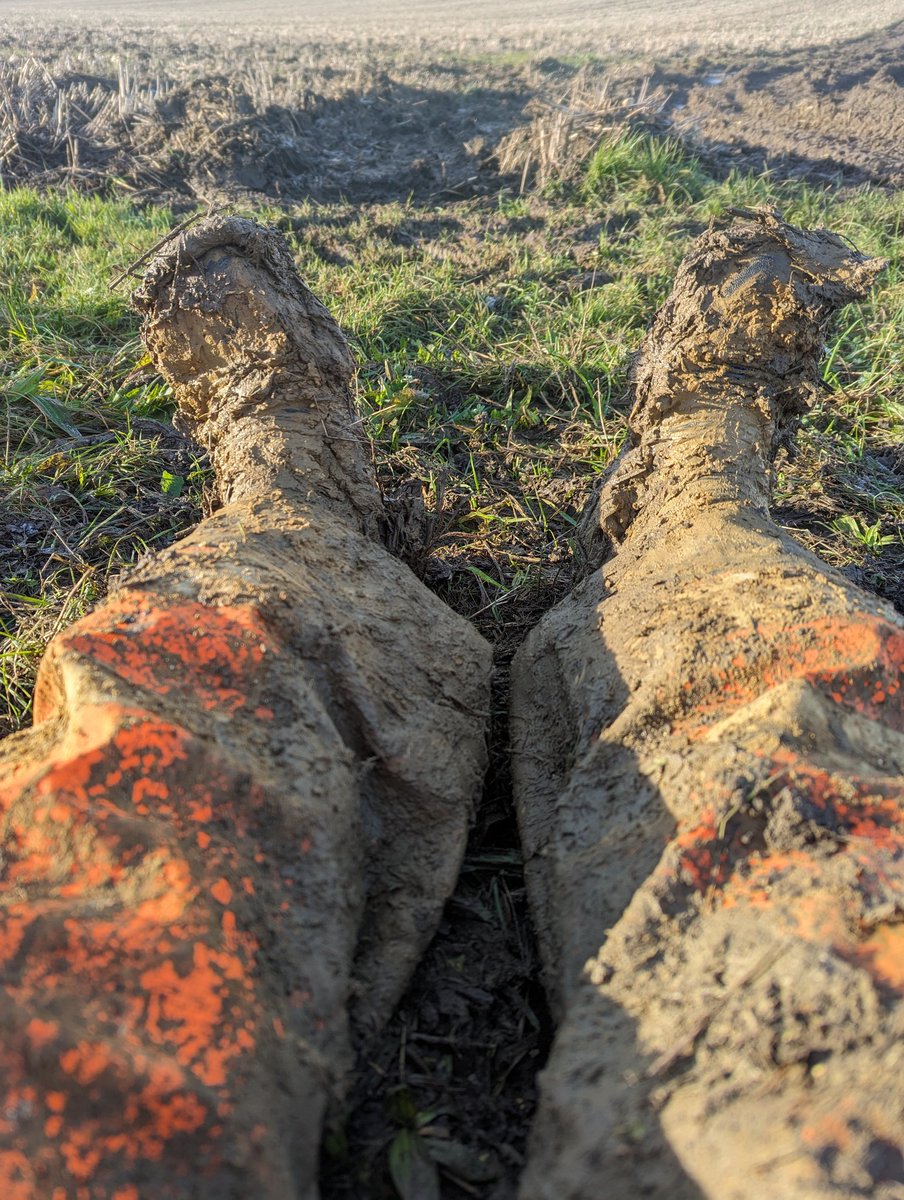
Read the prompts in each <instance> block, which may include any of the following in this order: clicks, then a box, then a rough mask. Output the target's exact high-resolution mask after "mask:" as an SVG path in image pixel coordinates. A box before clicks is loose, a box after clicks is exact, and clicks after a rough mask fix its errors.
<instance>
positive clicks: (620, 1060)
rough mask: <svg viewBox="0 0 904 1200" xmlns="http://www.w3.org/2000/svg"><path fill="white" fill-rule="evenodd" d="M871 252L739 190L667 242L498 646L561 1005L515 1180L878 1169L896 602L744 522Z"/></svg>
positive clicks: (893, 1029)
mask: <svg viewBox="0 0 904 1200" xmlns="http://www.w3.org/2000/svg"><path fill="white" fill-rule="evenodd" d="M880 265H881V264H878V263H876V262H871V261H869V260H866V259H865V258H864V257H863V256H862V255H860V254H858V253H856V252H855V251H853V250H852V249H851V247H850V246H849V245H848V244H846V243H845V242H843V241H842V240H841V239H840V238H838V237H835V236H834V235H832V234H830V233H827V232H825V231H814V232H805V231H803V230H799V229H795V228H793V227H791V226H789V225H787V224H785V222H784V221H782V220H781V219H780V217H779V216H778V215H777V214H775V213H772V212H760V213H752V214H748V216H747V217H745V218H741V219H739V220H737V221H735V222H734V223H732V224H731V225H730V226H729V227H728V228H727V229H724V230H712V231H710V232H709V233H707V234H705V235H704V236H703V237H701V238H700V239H699V240H698V241H697V242H696V243H695V244H694V246H693V247H692V249H691V251H690V253H689V255H688V257H687V258H686V260H685V262H684V264H683V265H682V267H681V269H680V271H679V273H678V277H677V279H676V282H675V286H674V290H673V292H672V295H671V296H670V298H669V300H668V301H667V302H666V304H665V306H664V307H663V309H662V310H661V311H660V313H659V314H658V316H657V317H656V320H655V322H654V324H653V326H652V329H651V331H650V333H649V334H648V336H647V338H646V340H645V342H644V343H643V345H642V347H641V350H640V353H639V356H638V358H637V360H636V362H635V364H634V370H633V382H634V390H635V404H634V408H633V410H632V414H631V422H630V425H631V430H630V434H629V439H628V445H627V447H626V450H625V452H624V454H623V455H622V457H621V459H620V460H619V461H618V462H617V463H616V464H615V466H614V468H613V470H612V472H611V474H610V476H609V478H608V479H607V480H606V481H605V483H604V485H603V487H602V489H601V491H600V493H599V495H598V496H597V497H596V498H595V500H594V502H593V504H592V506H591V509H590V512H589V515H588V520H587V523H586V525H587V528H588V530H589V531H590V533H591V537H590V539H589V541H590V553H591V554H592V555H595V556H596V557H597V559H600V558H604V557H605V556H606V555H607V554H608V557H607V558H606V560H605V562H604V563H603V565H602V566H600V567H599V569H597V570H595V571H594V573H593V574H592V575H590V576H589V577H588V579H587V580H586V581H585V582H584V583H583V584H581V585H580V586H579V587H578V588H577V589H576V590H575V592H574V593H573V594H572V595H571V596H570V597H569V598H568V599H567V600H565V601H564V602H563V603H562V604H560V605H559V606H558V607H557V608H555V609H553V610H552V611H551V612H550V613H549V614H548V615H547V616H546V617H545V618H544V619H543V620H542V621H541V622H540V623H539V625H538V626H537V628H536V629H535V630H534V631H533V632H532V634H531V635H530V637H529V638H528V639H527V642H526V644H525V646H524V647H523V648H522V650H521V651H520V652H519V654H518V656H517V658H516V660H515V664H514V670H513V701H512V728H513V738H514V785H515V798H516V804H517V807H518V814H519V821H520V825H521V830H522V836H523V841H524V846H525V854H526V868H525V869H526V875H527V883H528V890H529V895H530V898H531V901H532V911H533V914H534V919H535V923H536V925H537V930H538V936H539V941H540V946H541V951H542V957H543V961H544V966H545V971H546V978H547V984H548V988H549V992H550V997H551V1000H552V1005H553V1009H554V1014H555V1017H556V1020H557V1024H558V1026H559V1029H558V1033H557V1036H556V1039H555V1042H554V1045H553V1048H552V1053H551V1057H550V1062H549V1065H548V1067H547V1069H546V1071H545V1073H544V1074H543V1075H542V1077H541V1098H540V1107H539V1113H538V1116H537V1119H536V1123H535V1128H534V1132H533V1139H532V1149H531V1154H530V1159H529V1163H528V1167H527V1171H526V1173H525V1176H524V1180H523V1184H522V1191H521V1195H522V1197H523V1200H599V1197H601V1196H611V1197H613V1198H614V1197H619V1198H622V1197H625V1198H627V1197H634V1196H646V1197H651V1198H652V1197H655V1198H657V1200H666V1198H668V1200H678V1198H682V1200H690V1198H695V1200H696V1198H699V1197H707V1198H708V1200H761V1197H764V1196H776V1197H778V1196H780V1197H782V1200H804V1198H806V1200H816V1198H817V1197H820V1198H825V1200H828V1198H829V1197H841V1196H845V1197H853V1196H861V1195H870V1196H877V1197H879V1196H882V1197H888V1198H889V1200H890V1198H891V1197H892V1196H893V1195H897V1194H899V1192H900V1188H901V1186H902V1184H904V1157H902V1150H904V1106H902V1103H901V1098H902V1090H901V1070H902V1067H904V1048H902V1047H904V1041H902V1033H904V1020H902V1012H904V1006H902V1003H901V1001H902V998H904V933H902V931H904V924H902V923H901V914H902V912H904V809H902V801H904V705H902V700H904V691H902V689H901V669H902V666H904V622H902V619H901V617H900V615H899V614H897V613H896V612H895V611H894V610H893V609H891V608H890V607H889V606H888V605H886V604H883V603H882V602H881V601H879V600H878V599H877V598H876V597H875V596H872V595H869V594H867V593H865V592H863V591H861V590H860V589H859V588H857V587H855V586H854V585H853V584H852V583H851V582H850V581H849V580H847V579H845V578H843V577H842V576H841V575H840V574H838V573H837V572H835V571H832V570H830V569H829V568H828V567H826V566H825V565H824V564H823V563H821V562H820V561H819V560H818V559H817V558H816V557H815V556H814V555H812V554H810V553H808V552H807V551H805V550H804V549H802V548H801V547H800V546H799V545H798V544H797V543H796V542H795V541H794V540H793V539H792V538H791V537H790V536H789V535H787V534H786V533H785V532H784V531H783V530H781V529H780V528H779V527H778V526H777V525H776V524H775V523H774V522H773V521H772V520H771V518H770V516H769V499H770V493H771V484H772V463H773V459H774V456H775V453H776V451H777V449H778V447H779V446H780V445H781V444H782V442H783V441H786V440H787V439H788V438H789V437H790V436H791V435H792V433H793V430H794V427H795V424H796V422H797V419H798V417H799V415H800V414H801V413H802V412H803V411H804V410H805V408H806V406H807V402H808V399H809V398H810V396H811V395H812V394H813V393H814V392H815V390H816V387H817V385H818V381H819V371H818V357H819V354H820V353H821V349H822V342H823V329H824V325H825V322H826V320H827V318H828V317H829V316H830V315H831V313H832V312H833V311H834V310H835V309H837V307H838V306H839V305H841V304H843V303H846V302H848V301H850V300H852V299H855V298H857V297H858V296H860V295H862V294H863V292H864V291H865V290H866V288H867V287H868V285H869V283H870V282H871V280H872V279H873V277H874V276H875V273H876V271H877V269H878V268H879V266H880Z"/></svg>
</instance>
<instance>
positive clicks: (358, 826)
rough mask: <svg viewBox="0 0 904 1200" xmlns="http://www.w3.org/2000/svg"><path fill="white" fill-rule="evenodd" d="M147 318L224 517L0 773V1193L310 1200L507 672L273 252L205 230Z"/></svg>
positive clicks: (46, 699)
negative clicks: (378, 484)
mask: <svg viewBox="0 0 904 1200" xmlns="http://www.w3.org/2000/svg"><path fill="white" fill-rule="evenodd" d="M136 300H137V303H138V305H139V307H140V308H141V310H142V312H143V314H144V318H145V324H144V333H145V338H146V341H147V343H148V345H149V347H151V348H152V351H153V354H154V356H155V359H156V362H157V365H158V367H159V368H160V370H161V371H162V372H164V373H165V374H166V376H167V378H168V379H169V381H170V382H171V383H172V385H173V388H174V391H175V393H176V396H177V400H178V402H179V404H180V408H181V411H182V415H183V418H184V420H185V421H186V422H187V424H188V425H189V426H190V427H191V428H192V431H193V432H194V434H195V436H196V437H197V439H198V440H199V441H200V442H201V443H202V444H204V445H205V446H207V447H208V448H209V449H210V452H211V456H212V459H213V462H214V468H215V471H216V474H217V478H218V483H219V486H220V490H221V493H222V497H223V500H224V504H223V507H222V508H221V509H219V511H217V512H216V513H215V514H214V515H213V516H212V517H209V518H208V519H207V520H205V521H203V522H202V523H201V524H200V525H199V526H198V528H197V529H195V530H194V532H193V533H192V534H190V535H189V536H188V537H187V538H185V539H183V540H182V541H180V542H178V543H176V544H175V545H173V546H172V547H170V548H169V549H168V550H166V551H165V552H164V553H162V554H160V555H157V556H155V557H153V558H150V559H149V560H147V561H146V562H145V563H143V564H142V565H141V566H140V567H139V568H138V569H136V570H135V571H134V572H133V573H132V574H131V576H130V577H129V579H128V581H127V582H126V583H125V585H124V586H122V587H121V588H120V589H118V590H117V591H116V592H115V593H114V594H113V595H112V596H111V597H110V598H108V599H107V601H106V602H105V603H104V604H102V605H101V606H100V607H99V608H98V609H97V610H96V611H95V612H94V613H92V614H91V615H90V616H88V617H86V618H84V619H83V620H82V621H80V622H78V623H76V624H75V625H74V626H72V627H71V628H70V629H68V630H66V631H65V633H63V634H61V635H60V636H59V637H57V638H56V639H55V640H54V641H53V642H52V643H51V645H50V647H49V649H48V652H47V655H46V656H45V659H44V661H43V663H42V666H41V671H40V675H39V680H38V688H37V691H36V696H35V720H36V725H35V728H34V729H33V730H32V731H29V732H26V733H22V734H19V735H16V736H15V737H13V738H10V739H7V740H6V741H5V742H4V743H3V745H2V748H0V817H2V823H3V846H4V857H5V861H4V870H5V879H4V883H5V898H6V901H7V903H6V904H5V905H4V906H3V908H2V910H0V926H2V930H0V932H2V937H0V943H2V944H0V962H2V974H3V984H4V987H3V990H2V993H0V1025H2V1027H3V1030H4V1038H3V1044H2V1060H3V1061H2V1065H3V1087H4V1102H3V1106H2V1107H3V1118H2V1121H0V1193H2V1194H3V1195H4V1196H7V1195H8V1196H10V1197H12V1196H15V1197H16V1198H17V1200H39V1198H43V1197H45V1196H50V1195H51V1194H53V1195H62V1196H66V1197H70V1196H71V1197H76V1196H77V1195H80V1194H83V1193H87V1192H88V1191H90V1194H91V1195H92V1196H93V1197H97V1198H98V1200H107V1198H109V1200H114V1198H115V1200H122V1197H123V1196H124V1195H130V1196H131V1195H135V1194H137V1191H136V1189H137V1190H140V1191H141V1192H142V1194H143V1193H144V1192H145V1191H146V1192H147V1193H148V1194H153V1195H154V1196H159V1197H161V1200H163V1198H171V1200H177V1198H178V1200H189V1198H191V1200H200V1197H207V1196H214V1195H215V1196H217V1197H222V1198H223V1200H229V1198H235V1200H238V1198H239V1197H247V1196H249V1195H260V1196H261V1197H272V1198H273V1200H277V1198H278V1200H290V1198H291V1200H295V1198H296V1197H306V1198H307V1197H314V1196H315V1195H316V1193H317V1184H316V1170H317V1158H318V1149H319V1140H320V1132H321V1124H322V1121H323V1118H324V1113H325V1112H326V1110H327V1108H328V1107H329V1106H332V1105H336V1104H338V1103H339V1102H340V1099H341V1097H342V1095H343V1094H344V1092H345V1090H346V1087H347V1082H348V1069H349V1067H350V1061H351V1026H352V1025H353V1026H354V1028H355V1029H356V1031H357V1034H358V1036H359V1037H360V1038H361V1039H363V1040H366V1039H367V1037H368V1036H372V1035H373V1034H374V1032H375V1031H376V1030H378V1029H379V1028H380V1027H381V1026H382V1025H383V1023H385V1021H386V1020H387V1019H388V1017H389V1014H390V1013H391V1011H392V1009H393V1007H394V1005H395V1004H396V1002H397V1000H398V998H399V996H400V994H401V992H402V990H403V989H404V986H405V984H406V982H407V980H408V978H409V976H410V974H411V971H412V970H413V969H414V966H415V964H416V963H417V961H418V960H419V959H420V957H421V955H422V953H423V951H424V949H425V947H426V945H427V943H428V942H429V939H430V936H431V934H432V932H433V930H434V928H435V926H436V924H437V922H438V921H439V919H440V916H441V912H442V907H443V904H444V902H445V900H446V899H447V897H448V896H449V894H450V893H451V891H452V889H453V887H454V884H455V880H456V877H457V874H458V869H459V866H460V863H461V857H462V854H463V852H464V848H465V842H466V837H467V832H468V827H469V821H470V817H471V813H472V811H473V807H474V805H475V803H476V800H477V797H478V794H479V789H480V784H481V780H482V777H483V773H484V770H485V765H486V747H485V725H486V722H487V719H488V703H489V676H490V665H491V655H490V650H489V647H488V646H487V644H486V643H485V642H484V641H483V639H482V638H480V636H479V635H478V634H477V633H476V631H475V630H474V629H473V628H472V627H471V626H470V625H469V624H468V623H467V622H466V621H464V620H463V619H462V618H460V617H458V616H456V615H455V614H453V613H452V612H451V611H450V610H449V609H448V608H447V607H446V606H444V605H443V604H441V602H440V601H438V600H437V599H436V598H435V597H434V596H433V595H432V594H431V593H430V592H428V591H427V589H426V588H425V587H424V586H423V585H422V584H421V583H419V582H418V581H417V580H416V579H415V577H414V575H413V574H412V573H411V572H410V571H409V570H408V569H407V568H406V567H404V566H403V565H402V564H401V563H399V562H398V561H397V560H396V559H393V558H392V557H391V556H390V555H389V554H388V553H387V551H386V550H385V549H384V548H383V546H382V544H381V543H380V541H379V538H378V533H379V529H378V521H377V509H378V503H377V494H376V491H375V488H374V483H373V479H372V476H371V474H370V463H369V458H368V456H367V454H366V449H365V446H364V444H363V440H362V439H361V438H360V435H359V434H358V433H357V432H356V427H355V425H354V422H353V420H352V412H351V403H350V397H349V394H348V390H347V381H348V376H349V374H350V371H351V356H350V354H349V351H348V348H347V346H346V344H345V341H344V339H343V337H342V335H341V333H340V332H339V330H338V327H337V326H336V325H335V322H334V321H333V320H332V318H331V317H330V316H329V314H328V313H327V312H326V310H325V309H324V308H323V306H322V305H321V304H320V303H319V302H318V301H317V300H316V299H315V298H314V297H313V296H312V295H311V293H310V292H309V291H308V290H307V289H306V287H305V286H304V284H303V283H302V282H301V280H300V279H299V278H298V276H297V275H296V273H295V271H294V267H293V265H292V259H291V256H290V254H289V252H288V250H287V248H286V247H285V244H284V243H283V242H282V240H281V238H279V236H278V235H276V234H273V233H272V232H267V231H264V230H262V229H260V228H259V227H256V226H254V225H253V224H252V223H251V222H247V221H242V220H238V219H235V218H232V219H216V218H214V219H209V220H207V221H205V222H203V223H201V224H200V225H198V226H197V227H196V228H194V229H193V230H192V231H191V232H190V233H188V234H184V235H183V236H181V237H180V238H178V239H176V240H175V241H174V242H171V243H170V244H169V245H168V246H167V247H166V248H165V249H164V250H163V251H162V252H161V253H160V255H159V257H158V258H157V259H156V260H155V262H154V263H153V264H152V266H151V268H150V270H149V273H148V277H147V279H146V281H145V284H144V286H143V288H142V289H141V291H140V293H139V294H138V296H137V297H136Z"/></svg>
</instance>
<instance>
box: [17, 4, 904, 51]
mask: <svg viewBox="0 0 904 1200" xmlns="http://www.w3.org/2000/svg"><path fill="white" fill-rule="evenodd" d="M902 19H904V2H902V0H857V3H856V4H851V3H850V2H849V0H847V2H846V0H822V2H821V3H817V2H816V0H808V2H806V3H802V4H800V5H788V4H787V3H786V0H686V2H685V3H683V4H681V5H675V4H672V3H668V2H667V0H607V2H606V3H603V0H593V2H591V0H556V2H555V3H552V4H551V3H549V2H548V0H262V2H261V3H251V2H250V0H216V2H214V0H189V2H185V0H181V2H180V0H149V2H146V3H145V2H141V3H139V0H20V2H19V3H17V4H12V5H10V6H8V7H7V6H6V5H4V12H3V22H2V24H0V33H5V34H6V35H7V36H8V37H9V36H11V35H13V34H14V33H15V32H18V33H19V34H21V33H22V32H23V27H25V26H28V25H29V24H34V25H37V26H40V25H41V24H44V23H46V22H48V21H49V20H53V22H54V23H63V24H70V25H72V26H73V27H74V28H75V27H77V28H79V29H80V30H86V29H87V28H89V27H91V26H97V27H101V28H103V29H104V30H106V31H108V32H109V31H110V28H111V24H113V25H121V26H122V27H123V28H131V29H135V28H143V29H146V30H147V31H148V32H149V33H153V34H156V35H159V34H182V35H184V36H190V37H192V38H200V39H201V40H206V39H208V38H210V37H211V36H216V37H221V36H223V35H224V34H226V35H231V36H235V37H239V38H247V37H248V36H252V37H262V38H268V37H271V36H274V35H275V36H286V35H290V36H296V37H299V38H300V39H310V38H316V39H317V40H321V39H323V38H325V37H335V38H342V39H348V38H351V39H353V40H356V41H359V42H361V43H362V44H367V43H371V44H372V43H373V41H374V40H376V41H378V42H381V43H398V42H412V41H414V42H415V43H417V42H419V41H423V42H424V43H426V44H432V45H433V46H442V47H444V48H445V49H447V50H449V51H452V52H457V53H463V54H468V53H475V52H479V53H499V52H503V53H504V52H506V51H512V50H514V49H518V48H522V49H525V50H530V51H543V50H548V51H550V52H555V51H558V52H572V53H580V52H585V53H595V54H598V55H602V56H608V55H615V56H623V55H627V56H631V55H635V54H640V55H646V54H671V53H676V52H677V53H706V54H711V53H715V52H717V51H719V50H731V49H742V50H754V49H767V50H774V49H780V48H783V47H784V48H792V47H800V46H808V45H820V44H824V43H826V42H830V41H834V40H836V39H839V38H850V37H855V36H857V35H858V34H862V33H868V32H870V31H873V30H876V29H879V28H882V27H884V26H886V25H889V24H891V23H893V22H895V21H899V20H902Z"/></svg>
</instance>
